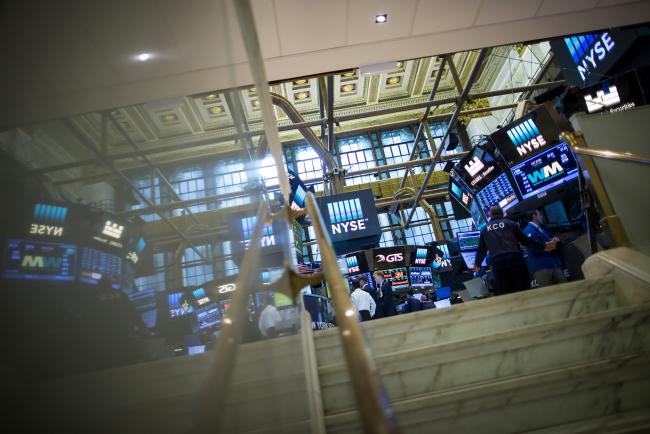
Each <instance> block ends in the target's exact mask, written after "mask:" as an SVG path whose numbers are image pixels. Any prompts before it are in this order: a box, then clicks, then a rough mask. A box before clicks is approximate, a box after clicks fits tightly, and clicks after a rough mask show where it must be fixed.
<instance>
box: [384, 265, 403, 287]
mask: <svg viewBox="0 0 650 434" xmlns="http://www.w3.org/2000/svg"><path fill="white" fill-rule="evenodd" d="M381 272H382V273H384V279H385V280H388V281H389V282H390V283H391V284H392V286H393V289H403V288H407V287H408V286H409V278H408V271H407V270H406V267H399V268H389V269H387V270H381Z"/></svg>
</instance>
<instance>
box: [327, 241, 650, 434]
mask: <svg viewBox="0 0 650 434" xmlns="http://www.w3.org/2000/svg"><path fill="white" fill-rule="evenodd" d="M618 253H621V252H618ZM623 253H627V256H629V258H627V259H629V261H623V262H622V263H619V264H617V266H613V267H610V268H609V271H608V272H602V270H606V269H608V265H607V264H600V263H599V264H593V262H595V261H597V260H596V259H594V260H592V264H591V266H592V267H593V268H594V269H595V270H599V272H598V273H593V272H592V273H591V275H592V276H594V274H596V277H590V278H588V279H587V280H584V281H580V282H572V283H567V284H563V285H557V286H553V287H549V288H540V289H536V290H531V291H526V292H522V293H517V294H511V295H507V296H502V297H497V298H492V299H487V300H481V301H477V302H471V303H464V304H460V305H454V306H452V307H451V308H449V309H445V310H440V311H435V310H434V311H422V312H418V313H415V314H411V315H407V316H398V317H393V318H388V319H384V320H381V321H377V322H369V323H366V324H364V328H365V331H366V336H367V339H368V342H369V344H370V347H371V348H372V350H373V356H374V357H375V360H376V363H377V365H378V368H379V371H380V373H381V377H382V381H383V384H384V386H385V388H386V390H387V392H388V394H389V396H390V398H391V403H392V405H393V409H394V410H395V412H396V414H397V418H398V423H399V425H400V427H401V429H402V432H403V433H430V432H438V431H439V432H453V433H477V432H481V433H515V432H544V433H572V432H628V431H635V430H638V429H640V428H641V429H645V428H649V429H650V392H648V391H650V284H649V283H648V282H650V280H644V276H642V275H640V274H639V273H636V274H635V273H630V272H629V271H630V270H627V271H628V272H625V271H624V270H622V269H621V268H620V266H624V264H625V263H628V264H629V263H630V262H634V261H638V262H639V264H637V265H640V264H641V263H645V267H641V268H640V269H641V270H643V269H646V270H650V262H648V258H645V261H643V260H640V258H639V257H638V254H636V253H635V252H632V253H631V252H630V251H628V252H623ZM630 255H631V256H630ZM623 256H625V255H623ZM632 256H633V257H634V259H631V258H632ZM608 264H609V265H611V263H608ZM587 268H589V267H587ZM637 270H638V269H637ZM592 271H593V270H592ZM335 338H336V336H334V335H333V333H332V331H326V332H324V333H320V334H318V335H316V348H317V351H318V353H317V355H318V360H319V375H320V379H321V388H322V395H323V400H324V408H325V412H326V416H325V422H326V426H327V431H328V432H331V433H354V432H359V431H360V427H359V426H358V415H357V414H356V412H355V403H354V399H353V398H354V397H353V394H352V390H351V388H350V386H349V376H348V373H347V371H346V370H345V369H344V365H343V363H342V362H343V359H342V357H341V353H340V351H339V350H338V349H337V347H336V345H335V344H334V341H335ZM582 426H584V427H585V428H584V430H583V429H582V428H580V427H582Z"/></svg>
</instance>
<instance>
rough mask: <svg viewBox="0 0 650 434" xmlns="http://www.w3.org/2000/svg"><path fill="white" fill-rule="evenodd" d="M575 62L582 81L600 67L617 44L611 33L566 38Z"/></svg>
mask: <svg viewBox="0 0 650 434" xmlns="http://www.w3.org/2000/svg"><path fill="white" fill-rule="evenodd" d="M564 43H565V44H566V46H567V48H568V49H569V52H570V53H571V58H572V59H573V63H575V64H576V66H577V67H578V73H579V74H580V78H581V79H582V81H587V77H589V74H591V73H592V72H593V71H595V70H596V68H598V65H599V63H602V62H603V61H604V60H605V58H606V57H607V55H608V54H609V53H610V52H611V51H612V50H613V49H614V47H615V46H616V44H615V43H614V40H613V39H612V37H611V36H610V34H609V33H607V32H603V33H588V34H586V35H581V36H571V37H567V38H564Z"/></svg>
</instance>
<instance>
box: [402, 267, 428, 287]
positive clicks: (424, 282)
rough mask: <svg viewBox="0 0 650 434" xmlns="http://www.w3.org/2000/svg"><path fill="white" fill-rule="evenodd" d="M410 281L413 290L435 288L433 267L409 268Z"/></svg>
mask: <svg viewBox="0 0 650 434" xmlns="http://www.w3.org/2000/svg"><path fill="white" fill-rule="evenodd" d="M408 271H409V281H410V282H411V287H412V288H431V287H433V273H432V271H431V267H409V269H408Z"/></svg>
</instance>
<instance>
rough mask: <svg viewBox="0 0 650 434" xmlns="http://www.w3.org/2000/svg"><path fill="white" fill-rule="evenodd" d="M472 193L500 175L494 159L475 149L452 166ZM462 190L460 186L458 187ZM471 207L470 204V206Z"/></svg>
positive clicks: (500, 171)
mask: <svg viewBox="0 0 650 434" xmlns="http://www.w3.org/2000/svg"><path fill="white" fill-rule="evenodd" d="M454 172H455V173H458V175H459V176H460V177H461V179H462V180H463V181H464V182H465V184H466V185H467V186H468V188H470V189H471V191H472V192H474V193H476V192H478V191H480V190H482V189H483V187H485V186H486V185H488V184H489V183H490V182H492V180H493V179H494V178H496V177H497V176H499V175H500V174H501V173H502V170H501V169H500V168H499V166H498V165H497V162H496V160H495V158H494V157H493V156H492V155H491V154H490V153H489V152H488V151H486V150H485V149H482V148H479V147H475V148H474V149H473V150H472V152H471V153H470V154H469V155H467V156H466V157H465V158H463V159H462V160H460V161H459V162H458V164H456V166H454ZM458 187H459V188H461V189H462V185H460V184H459V185H458ZM470 205H471V204H470Z"/></svg>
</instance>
